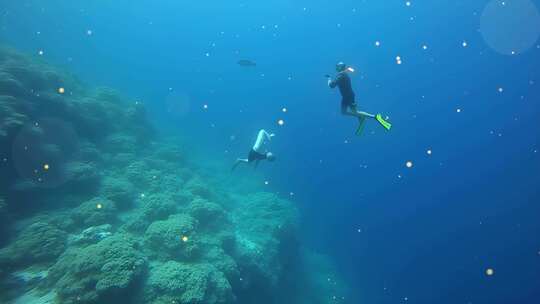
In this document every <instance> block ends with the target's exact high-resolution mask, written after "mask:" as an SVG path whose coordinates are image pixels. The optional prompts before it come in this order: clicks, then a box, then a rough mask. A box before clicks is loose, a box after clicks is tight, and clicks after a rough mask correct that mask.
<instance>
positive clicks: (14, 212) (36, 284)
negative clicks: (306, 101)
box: [0, 48, 346, 304]
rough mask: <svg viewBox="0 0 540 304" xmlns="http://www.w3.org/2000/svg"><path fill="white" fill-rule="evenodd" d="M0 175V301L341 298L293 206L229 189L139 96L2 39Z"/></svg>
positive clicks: (210, 302) (269, 302)
mask: <svg viewBox="0 0 540 304" xmlns="http://www.w3.org/2000/svg"><path fill="white" fill-rule="evenodd" d="M186 132H187V131H186ZM0 181H1V183H0V290H9V292H2V293H0V302H1V303H62V304H71V303H83V304H84V303H100V304H107V303H133V304H142V303H157V304H160V303H163V304H165V303H167V304H171V303H177V304H195V303H197V304H218V303H225V304H229V303H230V304H233V303H238V304H248V303H261V304H274V303H298V304H318V303H321V304H322V303H343V302H346V299H344V298H343V296H344V288H343V284H342V283H341V282H339V280H338V279H337V278H336V274H335V271H334V270H333V268H332V266H331V264H330V263H329V262H328V260H327V259H326V258H325V257H324V256H320V255H317V254H314V253H313V252H309V251H308V250H306V249H305V248H302V246H301V242H300V241H299V240H298V238H297V225H298V213H297V210H296V209H295V207H294V204H293V203H291V202H290V201H287V200H285V199H282V198H280V197H278V196H276V195H275V194H272V193H267V192H262V191H261V190H260V189H254V188H253V189H251V188H250V189H251V190H250V191H244V192H242V193H239V192H234V191H231V190H230V189H229V187H228V186H227V183H226V182H225V181H224V177H223V176H221V175H220V174H219V173H206V172H204V171H203V170H201V169H199V168H197V166H196V164H193V163H192V162H190V160H189V149H188V146H187V145H186V144H185V143H182V142H179V141H173V140H169V139H165V138H160V137H159V136H158V135H157V134H156V133H155V132H154V130H153V129H152V126H151V125H150V123H149V122H148V121H147V119H146V115H145V110H144V105H143V104H141V103H138V102H135V101H132V100H127V99H125V98H123V97H121V96H120V95H119V94H118V93H116V92H114V91H113V90H111V89H107V88H98V89H88V88H86V87H85V86H83V85H82V84H81V83H80V82H79V81H77V80H76V79H75V78H74V77H73V76H70V75H69V74H67V73H64V72H62V71H59V70H58V69H56V68H54V67H51V66H50V65H47V64H46V63H44V62H41V61H38V60H37V59H35V58H31V57H27V56H25V55H22V54H20V53H18V52H16V51H14V50H11V49H8V48H0ZM242 182H243V181H237V183H242ZM246 184H247V183H246ZM248 188H249V187H248Z"/></svg>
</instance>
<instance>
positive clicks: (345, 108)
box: [341, 102, 363, 118]
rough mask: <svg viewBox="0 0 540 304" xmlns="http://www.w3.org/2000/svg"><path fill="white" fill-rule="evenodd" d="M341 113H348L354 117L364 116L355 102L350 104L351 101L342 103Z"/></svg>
mask: <svg viewBox="0 0 540 304" xmlns="http://www.w3.org/2000/svg"><path fill="white" fill-rule="evenodd" d="M341 114H343V115H346V116H353V117H356V118H363V116H361V115H360V114H359V113H358V112H357V111H356V107H355V106H354V103H353V104H350V103H345V102H342V103H341Z"/></svg>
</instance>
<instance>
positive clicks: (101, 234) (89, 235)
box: [69, 224, 112, 245]
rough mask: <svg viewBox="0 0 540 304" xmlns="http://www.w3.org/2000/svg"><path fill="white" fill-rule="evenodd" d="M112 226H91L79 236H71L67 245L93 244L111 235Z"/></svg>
mask: <svg viewBox="0 0 540 304" xmlns="http://www.w3.org/2000/svg"><path fill="white" fill-rule="evenodd" d="M111 230H112V226H111V225H109V224H105V225H101V226H93V227H89V228H86V229H84V230H83V231H82V232H81V233H80V234H77V235H74V236H71V237H70V239H69V244H75V245H88V244H95V243H97V242H99V241H101V240H103V239H104V238H107V237H109V236H111V235H112V232H111Z"/></svg>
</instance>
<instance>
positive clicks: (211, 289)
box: [144, 261, 234, 304]
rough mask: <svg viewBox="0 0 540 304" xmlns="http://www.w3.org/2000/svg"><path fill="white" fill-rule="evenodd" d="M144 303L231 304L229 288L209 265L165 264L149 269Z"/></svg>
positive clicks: (225, 280)
mask: <svg viewBox="0 0 540 304" xmlns="http://www.w3.org/2000/svg"><path fill="white" fill-rule="evenodd" d="M144 301H145V302H144V303H155V304H170V303H176V304H195V303H197V304H219V303H223V304H225V303H234V296H233V293H232V288H231V285H230V284H229V282H228V281H227V279H226V278H225V276H224V275H223V273H222V272H220V271H219V270H217V269H216V268H215V267H214V266H213V265H210V264H184V263H179V262H175V261H168V262H166V263H164V264H161V265H158V266H155V267H152V269H151V270H150V276H149V278H148V281H147V282H146V284H145V287H144Z"/></svg>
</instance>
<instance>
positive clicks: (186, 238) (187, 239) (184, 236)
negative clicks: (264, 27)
mask: <svg viewBox="0 0 540 304" xmlns="http://www.w3.org/2000/svg"><path fill="white" fill-rule="evenodd" d="M187 241H189V238H188V237H187V235H183V236H182V242H184V243H186V242H187Z"/></svg>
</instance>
